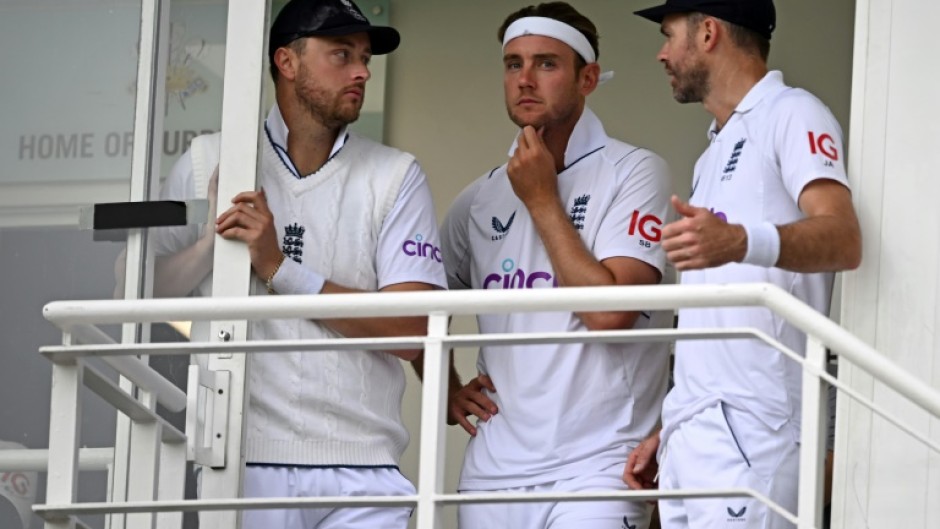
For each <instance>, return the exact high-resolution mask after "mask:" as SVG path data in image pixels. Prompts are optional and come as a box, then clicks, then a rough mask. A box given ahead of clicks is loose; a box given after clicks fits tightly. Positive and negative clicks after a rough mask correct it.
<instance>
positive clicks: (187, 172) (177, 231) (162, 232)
mask: <svg viewBox="0 0 940 529" xmlns="http://www.w3.org/2000/svg"><path fill="white" fill-rule="evenodd" d="M191 153H192V151H187V152H186V153H185V154H184V155H183V156H181V157H180V158H179V159H178V160H177V161H176V163H175V164H173V168H172V169H170V173H169V174H168V175H167V177H166V180H164V182H163V186H162V187H161V188H160V200H180V201H186V200H192V199H193V198H195V196H196V189H195V181H194V179H193V161H192V154H191ZM204 226H205V223H203V224H198V225H187V226H163V227H157V228H150V232H149V237H150V240H151V244H152V245H153V246H152V248H153V251H154V254H155V255H157V256H164V255H172V254H174V253H177V252H179V251H180V250H183V249H184V248H188V247H189V246H192V245H193V244H195V243H196V241H197V240H198V239H199V234H200V233H202V229H203V227H204Z"/></svg>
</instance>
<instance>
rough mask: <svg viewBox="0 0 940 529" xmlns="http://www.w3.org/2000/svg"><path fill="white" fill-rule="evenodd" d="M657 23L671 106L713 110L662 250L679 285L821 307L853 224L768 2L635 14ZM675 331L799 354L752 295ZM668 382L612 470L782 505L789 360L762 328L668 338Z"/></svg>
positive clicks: (789, 492)
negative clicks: (759, 286) (643, 428)
mask: <svg viewBox="0 0 940 529" xmlns="http://www.w3.org/2000/svg"><path fill="white" fill-rule="evenodd" d="M636 14H637V15H639V16H641V17H644V18H647V19H649V20H652V21H654V22H656V23H658V24H659V25H660V29H661V31H662V34H663V35H664V36H665V43H664V44H663V46H662V48H661V49H660V51H659V54H658V56H657V59H658V60H659V61H660V62H661V63H662V64H663V66H664V67H665V69H666V73H667V74H668V76H669V81H670V84H671V86H672V93H673V96H674V97H675V99H676V101H679V102H680V103H702V105H703V106H704V107H705V109H706V110H707V111H708V112H709V113H711V114H712V116H714V120H713V121H712V123H711V125H710V126H709V128H708V139H709V145H708V148H707V149H706V150H705V152H704V154H702V156H701V157H700V158H699V160H698V162H697V163H696V165H695V172H694V174H693V177H692V189H691V191H690V196H689V198H688V200H687V201H684V200H680V199H679V198H678V197H673V198H672V204H673V207H674V209H675V210H676V212H677V213H678V214H679V216H680V220H678V221H676V222H673V223H670V224H667V225H666V226H665V227H664V228H663V243H662V244H663V249H664V250H665V251H666V256H667V257H668V259H669V260H670V261H671V262H672V263H673V264H674V265H675V266H676V268H677V269H678V270H680V271H681V272H682V275H681V282H682V284H684V285H695V284H720V283H742V282H746V283H749V282H753V283H771V284H774V285H777V286H779V287H780V288H782V289H784V290H785V291H787V292H789V293H790V294H792V295H794V296H795V297H797V298H799V299H801V300H802V301H804V302H805V303H807V304H808V305H810V306H812V307H813V308H814V309H816V310H817V311H819V312H822V313H824V314H825V313H826V312H827V311H828V310H829V301H830V297H831V293H832V281H833V273H834V272H836V271H839V270H845V269H851V268H855V267H857V266H858V265H859V261H860V259H861V234H860V230H859V224H858V219H857V218H856V215H855V210H854V208H853V206H852V195H851V192H850V190H849V186H848V180H847V178H846V174H845V165H844V164H845V150H844V148H843V144H842V131H841V128H840V127H839V124H838V123H837V122H836V119H835V118H834V117H833V115H832V113H831V112H830V111H829V109H828V108H827V107H826V106H825V105H824V104H823V103H822V102H821V101H820V100H819V99H817V98H816V97H815V96H813V95H812V94H810V93H809V92H807V91H805V90H802V89H799V88H792V87H789V86H787V85H786V84H784V81H783V74H782V73H780V72H779V71H769V70H768V68H767V55H768V53H769V50H770V38H771V35H772V33H773V30H774V28H775V26H776V10H775V8H774V4H773V2H772V1H771V0H668V1H667V2H666V3H665V4H663V5H660V6H656V7H652V8H649V9H644V10H642V11H638V12H637V13H636ZM679 327H680V328H683V329H692V328H705V327H707V328H722V327H731V328H749V329H757V330H758V331H760V332H762V333H763V334H764V335H766V336H768V337H770V338H772V339H773V340H775V341H777V342H778V343H781V344H783V345H784V346H786V347H787V348H789V350H791V351H795V352H797V353H803V352H804V351H805V349H806V337H805V335H804V334H803V333H802V332H800V331H799V330H798V329H796V328H795V327H793V326H792V325H790V324H789V323H787V322H785V321H783V320H781V319H780V318H778V317H776V316H774V314H773V313H771V311H769V310H767V309H766V308H760V307H745V308H737V307H730V308H696V309H684V310H680V311H679ZM674 380H675V387H674V388H673V389H672V390H671V391H670V392H669V394H668V395H667V397H666V401H665V403H664V404H663V419H662V430H661V431H660V432H658V433H657V434H654V435H653V436H652V437H650V438H649V439H647V440H646V441H644V442H643V443H642V444H641V445H640V446H639V447H638V448H637V449H635V450H634V451H633V452H632V453H631V455H630V457H629V459H628V461H627V467H626V469H625V472H624V479H625V480H626V481H627V483H629V484H630V485H631V487H633V488H641V487H653V486H656V483H654V476H655V474H656V467H657V461H656V456H657V452H658V459H659V461H658V468H659V482H658V485H659V486H660V487H662V488H664V489H677V488H681V489H715V488H717V489H729V488H743V489H751V490H754V491H757V492H758V493H760V494H762V495H764V496H765V497H767V498H769V499H770V500H772V501H774V502H776V503H777V504H778V505H780V506H782V507H784V508H786V509H788V510H790V511H791V512H794V511H795V510H796V507H797V485H798V475H799V446H798V441H799V439H800V420H801V418H800V402H801V387H802V385H801V366H800V365H799V364H797V363H796V362H794V361H792V360H790V359H789V358H787V357H786V356H784V354H783V353H781V352H780V351H778V350H777V349H776V348H774V347H771V346H770V345H769V344H767V343H765V342H762V341H759V340H756V339H755V340H739V339H738V340H701V341H699V340H685V341H681V342H678V343H677V344H676V353H675V372H674ZM659 505H660V513H661V518H662V525H663V527H664V528H666V529H684V528H717V527H735V528H762V529H766V528H787V527H792V524H791V523H790V522H788V521H787V520H785V519H784V518H783V517H782V516H780V515H778V514H776V513H775V512H773V511H772V510H771V509H770V508H769V507H767V505H766V504H764V503H763V502H761V501H759V500H757V499H755V498H752V497H746V498H710V499H688V500H682V499H672V500H668V499H667V500H663V501H660V503H659Z"/></svg>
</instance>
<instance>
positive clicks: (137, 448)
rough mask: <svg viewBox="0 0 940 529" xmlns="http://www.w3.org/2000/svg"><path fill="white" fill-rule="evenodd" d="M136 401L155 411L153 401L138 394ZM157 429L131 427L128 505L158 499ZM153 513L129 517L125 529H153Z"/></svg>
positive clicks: (149, 425) (149, 424)
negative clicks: (131, 502)
mask: <svg viewBox="0 0 940 529" xmlns="http://www.w3.org/2000/svg"><path fill="white" fill-rule="evenodd" d="M138 399H139V400H140V401H141V404H143V405H144V406H146V407H147V408H148V409H150V410H155V409H156V398H155V397H154V396H153V395H152V394H150V393H148V392H144V391H141V392H140V396H139V397H138ZM160 435H161V431H160V425H159V424H157V423H155V422H143V423H142V422H138V421H133V422H132V423H131V435H130V455H131V457H130V461H128V464H127V476H128V479H127V501H153V500H155V499H157V479H158V477H159V473H158V469H159V468H160V464H161V463H160ZM153 525H154V514H153V513H152V512H146V513H133V514H128V515H127V518H126V519H125V526H126V527H127V529H153Z"/></svg>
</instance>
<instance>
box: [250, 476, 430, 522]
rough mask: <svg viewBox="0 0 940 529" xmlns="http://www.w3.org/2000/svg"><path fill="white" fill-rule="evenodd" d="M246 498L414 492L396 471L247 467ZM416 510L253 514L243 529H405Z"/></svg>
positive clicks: (385, 494) (331, 509)
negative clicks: (413, 511)
mask: <svg viewBox="0 0 940 529" xmlns="http://www.w3.org/2000/svg"><path fill="white" fill-rule="evenodd" d="M244 490H245V492H244V496H245V497H246V498H263V497H269V498H270V497H279V498H282V497H316V496H398V495H402V496H405V495H412V494H415V488H414V486H412V484H411V482H410V481H408V480H407V479H406V478H405V477H404V476H402V475H401V472H399V471H398V469H396V468H348V467H337V468H303V467H275V466H256V465H252V466H248V467H247V468H246V469H245V485H244ZM411 511H412V509H411V507H347V508H317V509H270V510H248V511H244V512H243V515H242V529H275V528H276V529H341V528H342V529H376V528H379V527H381V528H383V529H386V528H387V529H405V528H407V527H408V519H409V518H410V517H411Z"/></svg>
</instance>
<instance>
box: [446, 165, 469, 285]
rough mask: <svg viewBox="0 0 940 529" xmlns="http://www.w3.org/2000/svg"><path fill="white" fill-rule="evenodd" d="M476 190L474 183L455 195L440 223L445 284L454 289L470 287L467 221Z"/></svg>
mask: <svg viewBox="0 0 940 529" xmlns="http://www.w3.org/2000/svg"><path fill="white" fill-rule="evenodd" d="M476 190H477V185H476V183H474V184H471V185H470V186H468V187H467V188H466V189H464V190H463V191H462V192H461V193H460V194H459V195H457V198H456V200H454V203H453V204H452V205H451V206H450V209H449V210H448V211H447V215H446V216H445V217H444V222H443V224H441V248H442V252H441V253H442V254H443V255H444V268H445V270H446V271H447V284H448V286H450V288H452V289H454V290H457V289H467V288H472V285H471V279H470V278H471V269H470V264H471V263H470V257H471V254H470V234H469V223H470V206H471V205H472V204H473V198H474V196H476Z"/></svg>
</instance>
